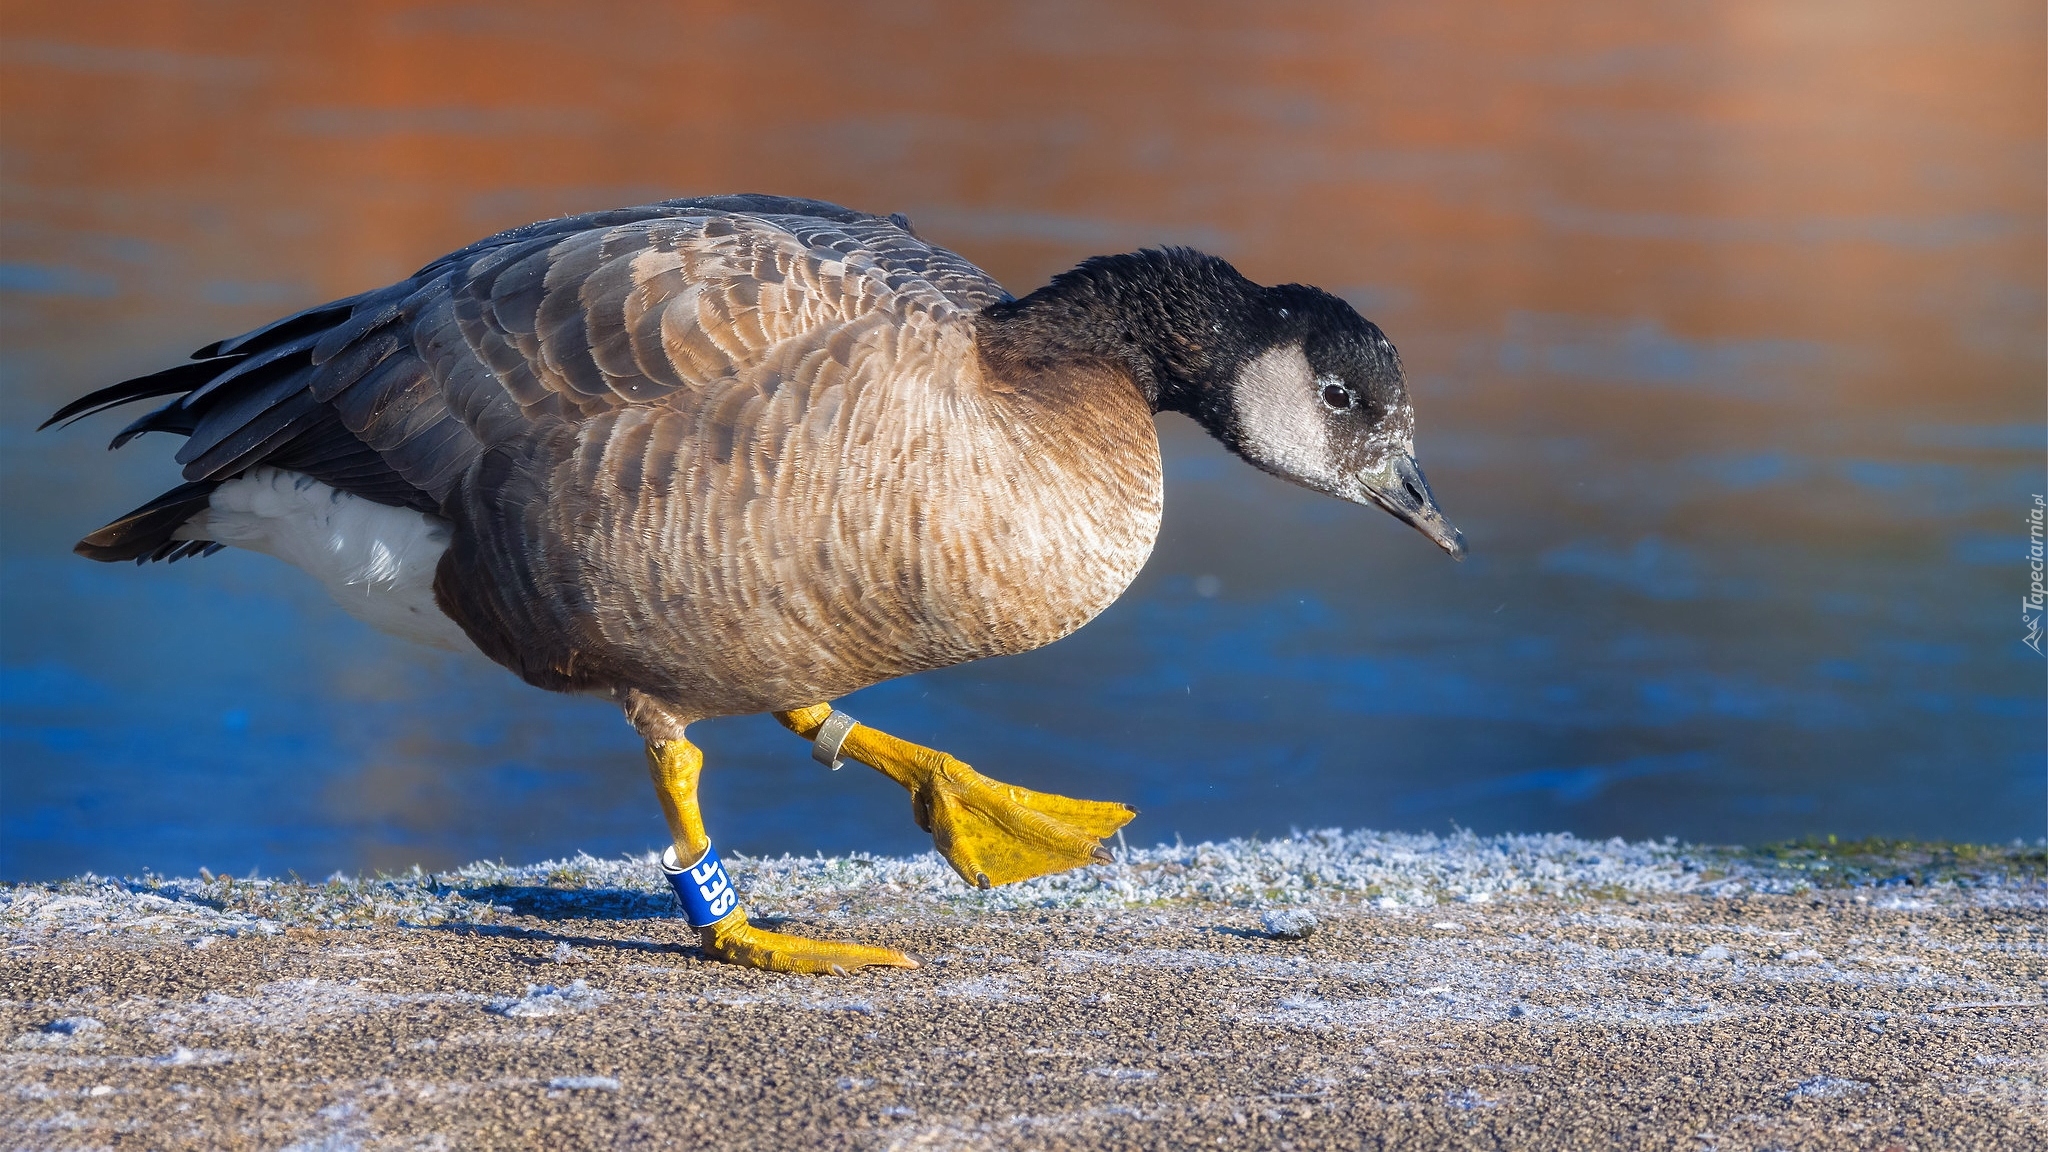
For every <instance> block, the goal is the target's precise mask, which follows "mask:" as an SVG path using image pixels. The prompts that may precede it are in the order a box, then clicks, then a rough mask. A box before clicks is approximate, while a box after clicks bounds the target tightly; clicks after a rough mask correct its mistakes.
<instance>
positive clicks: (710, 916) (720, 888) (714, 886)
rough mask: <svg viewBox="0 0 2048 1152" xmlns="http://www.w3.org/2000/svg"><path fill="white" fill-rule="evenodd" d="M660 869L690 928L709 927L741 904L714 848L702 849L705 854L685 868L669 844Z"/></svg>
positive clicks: (662, 856) (673, 847)
mask: <svg viewBox="0 0 2048 1152" xmlns="http://www.w3.org/2000/svg"><path fill="white" fill-rule="evenodd" d="M661 872H662V875H664V876H667V877H668V882H669V885H670V886H671V887H673V888H674V889H675V890H676V899H678V900H681V901H682V902H683V918H684V919H686V920H688V921H689V922H690V927H692V928H709V927H710V926H711V925H713V924H716V923H718V922H719V921H720V920H723V919H725V918H726V917H727V916H730V915H731V914H732V910H733V909H735V908H737V907H739V906H740V894H739V893H738V892H736V891H734V890H733V886H732V877H730V876H727V875H726V874H725V864H724V862H722V861H720V860H719V858H718V849H716V848H710V847H707V848H705V849H704V855H703V856H702V857H700V858H698V860H697V862H696V863H695V864H692V865H690V866H689V867H687V868H685V867H683V866H682V865H680V864H678V863H676V850H675V846H674V845H670V846H669V847H668V849H667V850H666V851H664V852H663V853H662V854H661Z"/></svg>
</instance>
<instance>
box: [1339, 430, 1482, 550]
mask: <svg viewBox="0 0 2048 1152" xmlns="http://www.w3.org/2000/svg"><path fill="white" fill-rule="evenodd" d="M1360 479H1361V480H1362V481H1363V482H1364V488H1365V494H1366V496H1367V497H1369V498H1370V499H1371V500H1372V502H1373V503H1375V504H1377V505H1379V506H1380V507H1382V508H1385V509H1386V510H1387V511H1389V512H1392V513H1393V514H1394V515H1396V516H1398V517H1400V518H1401V519H1402V520H1403V521H1405V522H1406V523H1407V524H1408V525H1409V526H1411V527H1413V528H1414V529H1415V530H1416V531H1417V532H1420V533H1422V534H1423V535H1424V536H1427V537H1429V538H1430V539H1431V540H1434V541H1436V544H1437V547H1439V548H1442V549H1443V550H1444V551H1446V552H1448V553H1450V554H1451V559H1453V560H1463V559H1464V558H1465V537H1464V535H1463V534H1462V533H1460V532H1459V531H1458V530H1457V529H1456V528H1454V527H1452V526H1451V522H1450V521H1449V520H1447V519H1445V518H1444V514H1443V510H1442V509H1440V508H1438V507H1437V506H1436V496H1435V494H1434V493H1432V492H1430V490H1429V481H1428V480H1425V479H1423V476H1422V467H1421V466H1420V465H1418V464H1417V463H1416V462H1415V457H1414V456H1412V455H1409V454H1408V453H1406V452H1400V451H1396V452H1391V453H1389V454H1388V456H1387V459H1386V462H1385V463H1383V464H1381V465H1380V466H1379V467H1378V468H1375V469H1373V470H1372V471H1370V472H1367V473H1365V474H1364V475H1363V476H1361V477H1360Z"/></svg>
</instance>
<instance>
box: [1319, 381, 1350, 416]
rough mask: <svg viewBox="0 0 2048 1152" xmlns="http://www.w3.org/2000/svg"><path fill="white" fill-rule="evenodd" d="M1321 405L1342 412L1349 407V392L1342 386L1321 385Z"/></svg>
mask: <svg viewBox="0 0 2048 1152" xmlns="http://www.w3.org/2000/svg"><path fill="white" fill-rule="evenodd" d="M1323 403H1325V404H1328V405H1329V406H1330V407H1332V408H1335V409H1336V410H1337V411H1339V412H1342V411H1343V410H1344V409H1346V408H1349V407H1351V390H1350V389H1349V388H1346V387H1344V386H1343V385H1342V384H1325V385H1323Z"/></svg>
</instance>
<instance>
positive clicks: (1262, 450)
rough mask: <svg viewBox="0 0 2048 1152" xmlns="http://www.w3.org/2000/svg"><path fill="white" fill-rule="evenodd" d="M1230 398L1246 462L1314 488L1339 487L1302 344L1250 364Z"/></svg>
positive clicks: (1320, 405) (1318, 396)
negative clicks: (1234, 410) (1235, 412)
mask: <svg viewBox="0 0 2048 1152" xmlns="http://www.w3.org/2000/svg"><path fill="white" fill-rule="evenodd" d="M1231 398H1232V400H1233V401H1234V402H1235V406H1236V409H1237V425H1238V432H1239V436H1240V437H1241V441H1242V443H1241V447H1242V450H1243V453H1244V456H1245V458H1246V459H1248V460H1250V461H1251V462H1252V463H1254V464H1257V465H1258V466H1259V467H1261V468H1264V469H1266V470H1267V471H1270V472H1276V473H1279V474H1280V475H1282V476H1285V477H1287V478H1288V479H1290V480H1293V481H1295V482H1297V483H1300V484H1305V485H1308V486H1309V487H1312V488H1322V489H1325V490H1329V489H1332V488H1335V487H1337V479H1338V478H1337V477H1336V476H1335V475H1333V474H1332V471H1333V466H1332V460H1331V453H1330V425H1329V421H1328V419H1327V418H1326V417H1325V416H1324V414H1323V401H1322V393H1321V389H1320V388H1319V387H1318V385H1317V383H1316V374H1315V369H1313V368H1311V367H1309V363H1308V357H1307V356H1306V355H1304V354H1303V353H1302V350H1301V346H1300V345H1299V344H1289V345H1284V346H1282V347H1279V348H1275V349H1273V350H1272V351H1270V352H1267V353H1265V354H1264V355H1262V356H1260V357H1259V358H1258V359H1256V360H1253V361H1252V362H1251V363H1249V364H1246V365H1245V366H1244V367H1243V368H1242V369H1240V370H1239V371H1238V374H1237V379H1236V380H1235V381H1234V382H1233V383H1232V385H1231Z"/></svg>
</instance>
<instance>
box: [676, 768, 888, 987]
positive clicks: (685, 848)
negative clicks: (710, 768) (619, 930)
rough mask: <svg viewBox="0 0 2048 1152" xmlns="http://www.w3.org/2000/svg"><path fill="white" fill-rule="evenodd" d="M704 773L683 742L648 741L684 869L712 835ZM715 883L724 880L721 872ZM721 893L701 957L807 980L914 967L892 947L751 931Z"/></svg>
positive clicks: (703, 931)
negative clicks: (700, 791)
mask: <svg viewBox="0 0 2048 1152" xmlns="http://www.w3.org/2000/svg"><path fill="white" fill-rule="evenodd" d="M703 770H704V753H702V752H700V751H698V750H697V746H696V745H694V744H692V743H690V742H689V741H688V740H684V739H682V738H680V737H678V738H676V739H672V740H649V741H648V742H647V771H648V774H649V775H651V776H652V777H654V791H655V794H656V795H657V796H659V797H660V798H661V813H662V815H663V816H665V817H667V818H668V830H669V835H670V836H671V837H672V838H673V839H674V840H675V846H676V857H675V858H676V860H677V861H678V862H679V863H680V864H681V866H682V868H683V869H685V870H687V869H688V868H689V867H690V865H691V864H692V863H693V862H697V861H702V860H705V859H706V858H707V854H708V853H709V852H710V849H711V837H709V836H707V835H705V832H704V816H703V813H702V812H701V811H699V810H698V807H697V778H698V776H699V775H700V774H701V773H702V772H703ZM719 879H720V880H723V879H724V878H723V876H722V874H721V875H720V877H719ZM723 895H724V896H725V897H726V899H727V901H728V902H729V903H730V904H731V909H732V910H731V911H729V912H726V913H725V915H724V916H723V917H722V918H720V919H719V920H718V921H716V922H715V923H712V924H708V925H704V926H701V927H699V928H698V929H697V938H698V940H699V942H700V943H701V944H702V945H703V948H704V951H705V953H706V954H708V955H710V956H714V957H716V958H718V959H720V960H723V961H725V962H727V963H729V964H739V965H742V966H744V967H747V968H760V969H763V970H765V971H769V972H799V973H804V974H806V975H812V976H823V975H827V974H832V975H839V976H844V975H846V974H847V973H849V972H853V971H856V970H858V969H861V968H867V967H870V966H875V967H885V968H915V967H917V961H915V960H912V959H911V958H910V957H908V956H905V955H904V954H903V953H901V952H898V951H896V950H895V949H894V948H873V947H869V946H867V945H865V944H841V943H838V942H836V941H831V940H810V939H806V938H804V937H802V936H790V935H786V934H784V933H781V932H770V931H768V930H766V929H763V928H756V927H754V926H753V925H752V924H750V923H748V922H747V910H746V909H745V908H743V907H741V906H740V905H739V903H738V901H737V900H734V899H732V898H731V894H730V893H723ZM716 906H717V905H715V904H714V905H713V907H716Z"/></svg>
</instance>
